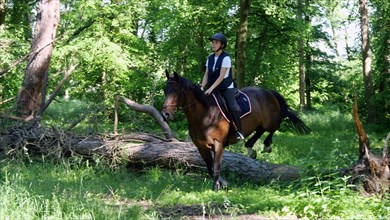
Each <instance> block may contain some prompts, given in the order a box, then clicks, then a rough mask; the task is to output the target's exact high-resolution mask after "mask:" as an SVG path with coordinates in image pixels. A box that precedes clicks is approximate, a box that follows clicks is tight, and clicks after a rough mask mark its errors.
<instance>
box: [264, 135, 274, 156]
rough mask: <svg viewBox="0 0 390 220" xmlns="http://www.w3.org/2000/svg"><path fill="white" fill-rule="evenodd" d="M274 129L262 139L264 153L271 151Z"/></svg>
mask: <svg viewBox="0 0 390 220" xmlns="http://www.w3.org/2000/svg"><path fill="white" fill-rule="evenodd" d="M274 133H275V131H272V132H270V133H269V135H268V136H267V137H266V138H265V140H264V142H263V143H264V149H263V152H265V153H271V152H272V148H271V144H272V136H273V135H274Z"/></svg>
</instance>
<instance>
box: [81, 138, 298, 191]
mask: <svg viewBox="0 0 390 220" xmlns="http://www.w3.org/2000/svg"><path fill="white" fill-rule="evenodd" d="M120 139H121V140H125V139H128V141H126V142H122V141H119V142H118V141H116V140H111V141H104V140H101V139H100V140H97V139H91V140H88V139H87V140H83V141H80V142H79V143H77V145H76V147H75V148H74V151H75V152H76V153H79V154H81V155H85V156H92V155H102V156H106V157H107V156H109V157H111V158H110V159H113V158H115V157H119V155H121V157H122V158H125V159H126V160H127V161H128V162H129V163H130V164H131V165H133V166H156V165H157V166H161V167H165V168H177V166H185V167H187V168H189V169H201V170H203V171H204V172H205V173H207V171H206V164H205V162H204V161H203V159H202V157H201V156H200V154H199V152H198V149H197V148H196V146H195V145H194V144H193V143H190V142H179V141H164V140H162V139H156V138H155V137H152V136H149V135H138V136H124V137H121V138H120ZM140 139H143V140H145V141H146V142H144V143H131V142H130V141H131V140H137V141H138V142H139V140H140ZM221 166H222V170H223V172H226V173H232V172H233V173H235V174H237V175H240V176H243V177H246V178H248V179H250V180H252V181H254V182H257V183H269V182H271V181H275V180H280V181H293V180H297V179H299V178H300V174H299V172H300V170H299V169H298V168H296V167H293V166H289V165H276V164H270V163H267V162H265V161H258V160H255V159H252V158H249V157H247V156H244V155H241V154H236V153H230V152H227V151H225V153H224V156H223V162H222V165H221Z"/></svg>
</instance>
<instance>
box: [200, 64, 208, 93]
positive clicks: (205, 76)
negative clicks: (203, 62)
mask: <svg viewBox="0 0 390 220" xmlns="http://www.w3.org/2000/svg"><path fill="white" fill-rule="evenodd" d="M208 75H209V70H208V69H207V66H206V71H205V72H204V75H203V79H202V84H201V86H200V89H201V90H202V91H204V87H205V86H206V85H207V80H208Z"/></svg>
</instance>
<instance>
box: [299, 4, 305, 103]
mask: <svg viewBox="0 0 390 220" xmlns="http://www.w3.org/2000/svg"><path fill="white" fill-rule="evenodd" d="M302 7H303V6H302V0H298V28H299V36H298V57H299V108H300V109H301V110H303V109H304V108H305V106H306V104H305V62H304V59H305V51H304V45H303V38H304V36H303V25H304V23H303V11H302Z"/></svg>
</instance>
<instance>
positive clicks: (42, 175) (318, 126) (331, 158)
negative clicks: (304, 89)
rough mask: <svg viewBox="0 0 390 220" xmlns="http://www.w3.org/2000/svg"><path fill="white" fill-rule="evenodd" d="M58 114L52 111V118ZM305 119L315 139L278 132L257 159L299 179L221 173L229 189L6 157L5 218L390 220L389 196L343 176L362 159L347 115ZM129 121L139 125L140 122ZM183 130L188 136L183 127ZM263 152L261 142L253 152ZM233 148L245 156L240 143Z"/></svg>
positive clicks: (0, 210)
mask: <svg viewBox="0 0 390 220" xmlns="http://www.w3.org/2000/svg"><path fill="white" fill-rule="evenodd" d="M67 104H69V103H67ZM78 106H82V104H79V105H78ZM79 108H80V107H79ZM58 109H63V110H64V111H65V110H66V108H60V107H58ZM75 111H76V112H77V111H79V110H77V108H76V109H75ZM55 112H56V111H54V108H53V109H52V112H51V113H52V114H55ZM61 114H66V111H65V112H63V113H61ZM301 117H302V118H303V120H304V121H305V122H306V123H307V124H308V126H309V127H311V129H312V130H313V133H312V134H310V135H306V136H298V135H296V134H294V133H292V132H290V131H283V132H278V133H276V134H275V137H274V144H273V152H272V153H271V154H260V155H259V156H258V157H259V158H258V159H259V160H267V161H268V162H272V163H278V164H292V165H294V166H298V167H300V168H301V169H302V170H303V171H304V173H303V174H302V178H301V179H300V181H297V182H291V183H277V182H275V183H271V184H267V185H256V184H253V183H251V181H250V180H246V179H240V178H238V177H236V176H235V175H234V174H232V173H230V174H227V173H223V175H225V176H227V177H228V181H229V183H230V185H229V189H228V190H227V191H220V192H218V193H215V192H213V191H212V190H211V188H212V182H211V179H210V178H209V177H208V176H207V175H206V174H205V173H192V172H188V171H186V170H185V169H182V168H181V167H178V168H177V169H176V170H165V169H161V168H159V167H144V168H143V169H139V168H138V169H135V168H131V167H130V168H129V167H126V166H125V165H123V166H120V167H117V168H110V166H108V165H107V163H106V162H105V161H104V160H103V159H101V158H95V160H94V163H93V164H91V163H90V162H89V161H88V160H84V159H82V158H77V157H75V158H71V159H69V160H63V161H52V160H48V159H47V158H38V159H39V160H38V159H37V158H35V160H34V159H33V161H35V162H26V161H11V160H9V159H6V158H5V159H2V160H1V161H0V219H180V218H184V217H191V216H194V215H195V216H198V217H200V218H202V217H204V218H207V217H208V216H214V215H218V216H223V217H221V218H227V217H229V216H232V217H233V218H237V219H239V216H241V215H243V214H246V215H254V216H255V218H307V219H318V218H321V219H389V218H390V197H389V196H386V197H385V198H378V197H375V196H373V197H364V196H362V195H360V194H359V192H356V191H354V189H353V188H354V187H353V186H351V185H350V184H349V178H350V177H348V176H340V175H339V171H338V170H339V169H340V168H344V167H349V166H351V165H352V164H353V163H354V162H355V161H356V160H357V155H358V149H357V148H358V144H357V137H356V133H355V130H354V124H353V122H352V118H351V116H350V114H349V113H347V114H344V113H341V112H339V111H337V110H328V111H326V110H325V111H321V112H312V113H308V114H305V115H302V116H301ZM49 118H50V117H49ZM46 120H47V119H46ZM50 120H51V119H50ZM64 120H66V119H64ZM142 120H143V119H142ZM50 123H52V124H55V123H58V120H57V121H50ZM132 123H137V121H136V119H134V121H133V122H132ZM180 123H183V122H180ZM98 126H103V127H106V128H107V127H109V126H108V125H107V124H105V125H98ZM172 127H173V128H181V127H183V125H182V124H181V125H180V124H176V125H174V126H172ZM84 128H85V129H88V128H89V125H87V124H86V125H85V127H84ZM79 129H81V130H82V127H80V128H79ZM98 129H100V131H102V130H103V131H104V129H101V128H98ZM154 129H155V128H154ZM84 131H85V130H83V131H81V132H84ZM178 133H180V135H183V137H184V136H185V134H186V132H185V131H183V130H180V131H178ZM367 133H368V134H370V140H373V141H372V142H373V143H372V144H373V147H377V148H378V149H379V148H380V147H381V146H382V145H383V138H384V134H383V133H371V132H370V130H367ZM264 138H265V137H263V138H262V140H263V139H264ZM261 148H262V144H261V143H257V144H256V146H255V149H256V150H258V151H261ZM228 150H229V151H234V152H238V153H245V148H244V146H243V143H241V144H236V145H233V146H230V147H229V148H228Z"/></svg>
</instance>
